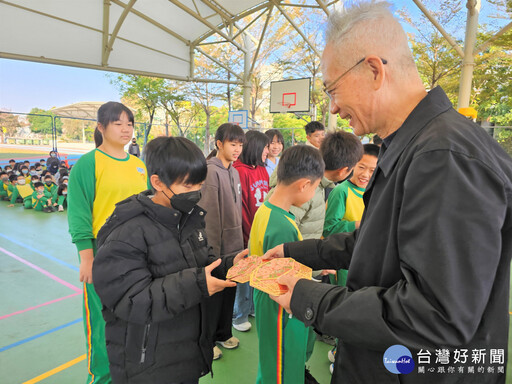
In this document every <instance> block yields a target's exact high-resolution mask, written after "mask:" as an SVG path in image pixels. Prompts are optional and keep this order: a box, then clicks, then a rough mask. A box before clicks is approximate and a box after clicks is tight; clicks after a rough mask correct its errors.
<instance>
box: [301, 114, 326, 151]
mask: <svg viewBox="0 0 512 384" xmlns="http://www.w3.org/2000/svg"><path fill="white" fill-rule="evenodd" d="M304 130H305V131H306V145H311V146H313V147H315V148H316V149H320V145H321V144H322V141H323V140H324V138H325V127H324V125H323V124H322V123H321V122H319V121H311V122H309V123H307V124H306V126H305V127H304Z"/></svg>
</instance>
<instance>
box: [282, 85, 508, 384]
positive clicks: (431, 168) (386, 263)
mask: <svg viewBox="0 0 512 384" xmlns="http://www.w3.org/2000/svg"><path fill="white" fill-rule="evenodd" d="M364 202H365V207H366V209H365V212H364V215H363V219H362V221H361V227H360V229H359V230H358V231H356V232H355V233H352V234H347V233H342V234H337V235H332V236H330V237H328V238H327V239H326V240H324V241H321V240H306V241H304V242H302V243H290V244H288V245H287V246H285V254H286V255H288V256H291V257H293V258H295V259H297V260H298V261H301V262H303V263H305V264H307V265H309V266H310V267H313V269H321V268H333V267H335V268H348V278H347V287H334V286H328V285H324V284H316V283H314V282H310V281H306V280H300V281H299V282H298V283H297V285H296V286H295V290H294V292H293V296H292V300H291V308H292V312H293V314H294V316H296V317H297V318H299V319H300V320H302V321H304V322H305V324H306V325H313V326H314V327H316V328H317V329H318V330H320V331H321V332H323V333H326V334H329V335H333V336H337V337H339V338H340V340H341V341H340V346H339V348H338V353H337V354H336V362H335V372H334V375H333V378H332V382H333V383H364V384H368V383H379V384H385V383H464V384H466V383H478V384H483V383H505V374H504V373H498V367H500V366H501V367H502V369H503V368H504V367H505V365H506V363H507V356H506V355H507V340H508V327H509V314H508V300H509V284H510V260H511V256H512V160H511V158H510V157H509V156H508V155H507V154H506V153H505V151H504V150H503V149H502V148H501V147H500V146H499V145H498V144H497V143H496V142H495V141H494V140H493V139H492V138H491V137H490V136H489V135H488V134H487V133H486V132H485V131H484V130H483V129H482V128H481V127H479V126H477V125H476V124H474V123H472V122H471V121H468V120H467V119H466V118H464V117H463V116H462V115H460V114H458V113H457V112H456V111H455V110H454V109H453V108H452V106H451V103H450V101H449V100H448V98H447V97H446V95H445V94H444V92H443V91H442V89H441V88H435V89H433V90H432V91H430V93H429V94H428V96H426V97H425V98H424V99H423V100H422V101H421V102H420V103H419V104H418V106H417V107H416V108H415V109H414V110H413V111H412V113H411V114H410V115H409V117H408V118H407V119H406V121H405V122H404V124H403V125H402V127H401V128H400V129H399V130H398V131H396V135H395V137H394V138H393V141H392V142H391V144H390V145H389V148H388V149H387V150H385V151H383V150H382V149H381V153H380V156H379V161H378V164H377V169H376V170H375V172H374V174H373V177H372V179H371V181H370V183H369V185H368V187H367V189H366V192H365V194H364ZM395 344H401V345H403V346H405V347H407V348H409V349H410V351H411V353H412V358H413V360H414V362H415V364H416V367H415V369H414V371H413V372H412V373H409V374H404V375H396V374H393V373H391V372H388V370H386V368H385V367H384V364H383V357H384V352H385V351H386V350H387V349H388V348H389V347H391V346H392V345H395ZM441 348H447V349H449V350H450V356H449V358H450V360H449V361H450V363H449V364H447V365H443V364H440V363H439V362H438V363H436V349H441ZM421 349H423V351H422V353H425V352H426V351H428V352H429V353H430V354H431V356H430V360H431V362H430V364H426V363H422V364H420V363H419V356H418V353H419V352H420V351H421ZM462 349H467V350H468V351H467V355H468V359H467V360H468V361H467V362H466V363H465V364H456V363H454V362H455V359H454V353H455V350H459V351H460V350H462ZM474 349H484V350H485V353H486V359H485V362H483V363H480V364H478V363H473V362H472V355H473V353H472V352H473V350H474ZM491 349H494V350H500V349H501V350H502V352H504V358H503V357H502V360H504V363H503V362H502V363H501V364H499V363H491V361H490V357H491ZM425 360H426V359H425ZM425 360H423V362H425ZM420 366H423V367H424V368H426V369H427V371H426V372H425V373H419V372H418V367H420ZM450 366H452V367H454V368H455V372H449V371H448V368H449V367H450ZM460 366H462V367H465V368H464V373H459V370H458V368H459V367H460ZM470 366H474V369H475V373H468V372H467V369H468V367H470ZM479 366H483V367H484V368H485V373H479V372H478V371H477V367H479ZM431 367H433V368H434V369H435V372H434V373H431V372H430V371H428V369H429V368H431ZM438 367H443V368H444V369H445V370H446V373H444V374H442V373H437V372H438ZM487 367H493V369H494V373H492V372H489V371H488V370H487Z"/></svg>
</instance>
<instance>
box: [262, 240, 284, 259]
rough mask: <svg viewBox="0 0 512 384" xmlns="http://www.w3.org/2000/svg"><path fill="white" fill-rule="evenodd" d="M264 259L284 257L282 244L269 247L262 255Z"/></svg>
mask: <svg viewBox="0 0 512 384" xmlns="http://www.w3.org/2000/svg"><path fill="white" fill-rule="evenodd" d="M262 257H263V259H264V260H271V259H278V258H280V257H284V244H281V245H278V246H277V247H274V248H272V249H269V250H268V251H267V252H265V254H264V255H263V256H262Z"/></svg>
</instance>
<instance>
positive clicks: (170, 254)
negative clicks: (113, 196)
mask: <svg viewBox="0 0 512 384" xmlns="http://www.w3.org/2000/svg"><path fill="white" fill-rule="evenodd" d="M146 166H147V169H148V174H149V175H150V181H151V185H152V190H150V191H146V192H143V193H141V194H139V195H134V196H131V197H130V198H128V199H126V200H124V201H122V202H120V203H118V204H117V206H116V209H115V211H114V213H113V214H112V216H111V217H110V218H109V219H108V220H107V222H106V224H105V225H104V226H103V228H102V229H101V230H100V232H99V234H98V239H97V242H98V252H97V254H96V257H95V259H94V264H93V281H94V288H95V289H96V292H97V293H98V295H99V297H100V299H101V302H102V304H103V317H104V318H105V321H106V328H105V334H106V342H107V352H108V357H109V361H110V372H111V375H112V380H113V383H153V384H160V383H161V384H164V383H165V384H172V383H185V382H186V383H187V384H188V383H197V382H198V380H199V378H200V377H201V376H203V375H205V374H206V373H208V372H209V371H211V363H212V350H213V339H212V337H213V335H212V333H213V331H214V330H215V329H216V324H212V321H211V320H210V317H211V316H209V313H211V310H212V308H211V302H210V300H209V297H210V296H212V295H213V294H215V293H216V292H220V291H222V290H223V289H224V288H226V287H232V286H235V285H236V284H235V283H234V282H231V281H229V280H222V278H224V277H225V273H226V270H227V269H228V268H229V267H231V266H232V265H233V263H236V262H238V260H239V259H241V258H242V257H244V256H245V255H246V254H247V253H246V252H241V253H240V254H238V255H237V256H236V257H235V256H234V255H231V256H230V257H227V258H225V259H224V260H223V261H221V259H216V260H215V256H214V255H213V252H212V251H211V249H210V247H209V246H208V243H207V239H206V232H205V230H204V227H205V222H204V215H205V214H206V212H205V211H204V210H203V209H201V208H200V207H198V206H197V205H196V204H197V202H198V201H199V200H200V198H201V192H200V189H201V184H202V183H203V181H204V179H205V178H206V172H207V167H206V161H205V158H204V156H203V154H202V152H201V150H200V149H199V148H198V147H197V146H196V145H195V144H194V143H192V142H191V141H189V140H187V139H185V138H182V137H177V138H173V137H159V138H156V139H154V140H153V141H151V142H150V143H149V144H148V145H147V150H146ZM221 262H222V265H221ZM212 273H213V274H214V275H215V276H216V277H214V276H212Z"/></svg>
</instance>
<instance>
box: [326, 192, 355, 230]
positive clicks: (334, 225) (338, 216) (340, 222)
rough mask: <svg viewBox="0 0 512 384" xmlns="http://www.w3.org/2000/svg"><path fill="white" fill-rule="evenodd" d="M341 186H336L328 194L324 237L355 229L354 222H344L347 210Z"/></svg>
mask: <svg viewBox="0 0 512 384" xmlns="http://www.w3.org/2000/svg"><path fill="white" fill-rule="evenodd" d="M342 187H343V186H342V185H339V186H337V187H336V188H334V189H333V190H332V192H331V193H330V194H329V198H328V199H327V209H326V211H325V222H324V231H323V235H324V237H327V236H329V235H332V234H333V233H340V232H353V231H355V229H356V222H355V221H348V220H344V219H343V216H345V210H346V208H347V206H346V202H347V193H346V189H345V188H342Z"/></svg>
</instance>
